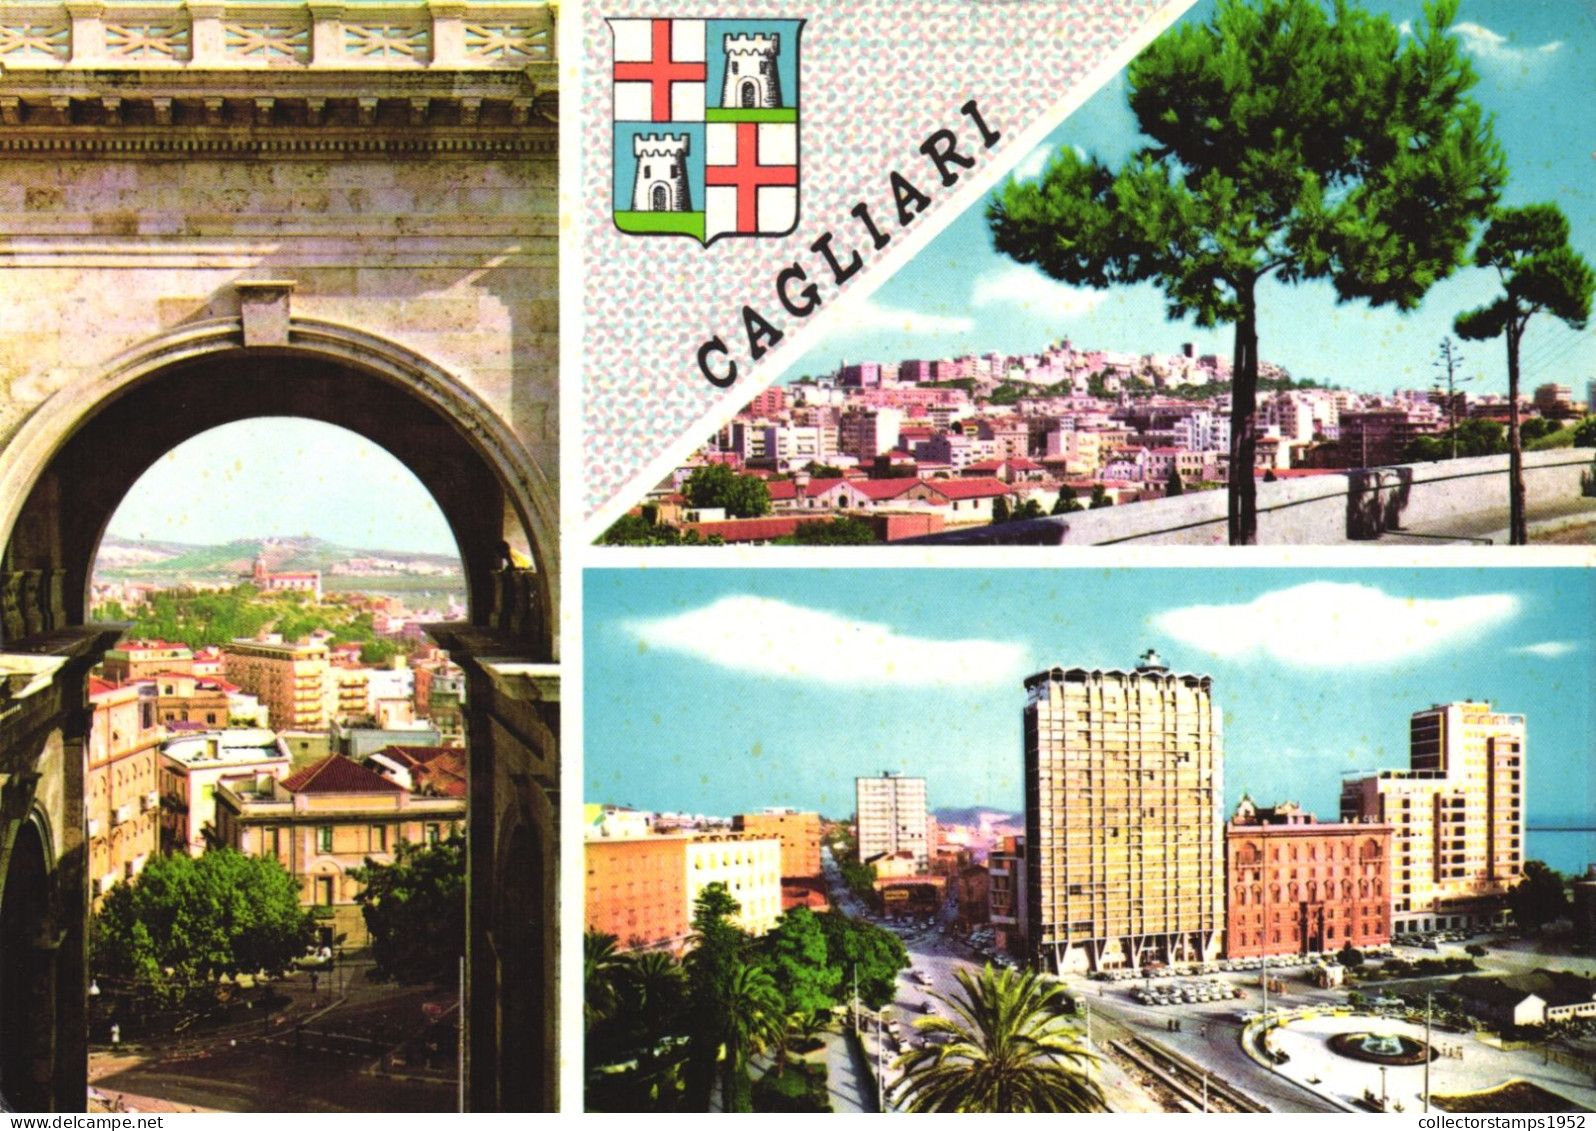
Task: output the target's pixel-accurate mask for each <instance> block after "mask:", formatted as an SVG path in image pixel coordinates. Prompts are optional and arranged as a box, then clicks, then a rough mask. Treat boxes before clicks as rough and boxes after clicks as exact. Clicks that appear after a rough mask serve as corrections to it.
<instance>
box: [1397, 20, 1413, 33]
mask: <svg viewBox="0 0 1596 1131" xmlns="http://www.w3.org/2000/svg"><path fill="white" fill-rule="evenodd" d="M1397 32H1398V34H1401V35H1412V34H1413V21H1412V20H1403V21H1402V22H1401V23H1399V24H1397Z"/></svg>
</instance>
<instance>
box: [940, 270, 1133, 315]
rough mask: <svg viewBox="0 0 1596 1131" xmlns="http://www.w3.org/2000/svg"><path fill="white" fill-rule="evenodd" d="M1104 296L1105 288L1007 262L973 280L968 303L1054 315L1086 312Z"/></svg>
mask: <svg viewBox="0 0 1596 1131" xmlns="http://www.w3.org/2000/svg"><path fill="white" fill-rule="evenodd" d="M1107 297H1108V292H1107V291H1094V290H1092V289H1091V288H1090V287H1072V286H1070V285H1069V284H1068V283H1060V282H1058V281H1057V280H1056V279H1049V278H1048V277H1047V276H1046V275H1043V274H1042V273H1041V272H1040V271H1037V270H1035V269H1034V268H1031V267H1026V266H1024V265H1023V264H1019V263H1006V264H1004V265H1003V266H1001V267H995V268H993V269H992V270H991V271H988V272H987V273H986V274H984V275H982V276H980V277H979V278H978V279H976V281H975V289H974V291H973V292H972V293H971V295H970V303H971V305H973V306H978V307H979V306H1018V307H1021V308H1023V309H1027V310H1036V311H1037V312H1038V313H1040V314H1043V315H1048V316H1053V315H1070V314H1087V313H1089V312H1090V311H1092V310H1093V309H1095V308H1096V307H1097V305H1098V304H1099V303H1101V302H1102V301H1103V300H1104V299H1105V298H1107Z"/></svg>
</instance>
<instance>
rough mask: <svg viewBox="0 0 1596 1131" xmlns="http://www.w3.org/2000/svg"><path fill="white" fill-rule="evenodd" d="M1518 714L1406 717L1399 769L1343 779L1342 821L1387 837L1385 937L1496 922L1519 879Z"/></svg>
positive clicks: (1476, 709)
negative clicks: (1377, 827)
mask: <svg viewBox="0 0 1596 1131" xmlns="http://www.w3.org/2000/svg"><path fill="white" fill-rule="evenodd" d="M1524 738H1525V726H1524V716H1523V715H1510V714H1503V713H1501V712H1498V711H1496V710H1494V709H1493V708H1492V707H1491V705H1490V704H1489V703H1475V702H1472V701H1467V702H1461V703H1442V704H1437V705H1436V706H1433V707H1430V708H1428V709H1426V710H1422V711H1415V712H1414V714H1413V718H1412V721H1411V725H1410V748H1409V755H1408V758H1409V768H1408V769H1407V770H1382V771H1380V772H1378V773H1375V774H1371V775H1364V776H1361V777H1354V778H1349V779H1348V780H1346V781H1343V782H1342V785H1341V818H1342V820H1344V821H1378V822H1385V823H1389V824H1390V825H1391V826H1392V828H1393V829H1394V830H1395V841H1394V845H1393V852H1394V859H1393V864H1392V876H1391V883H1392V907H1391V912H1392V930H1393V932H1394V933H1395V934H1398V935H1401V934H1409V933H1413V932H1416V931H1431V930H1437V929H1446V928H1453V927H1475V926H1489V925H1493V924H1496V923H1499V922H1500V921H1501V919H1502V915H1503V911H1504V908H1505V897H1506V894H1507V891H1508V889H1509V888H1511V887H1512V886H1513V885H1514V884H1516V883H1517V882H1518V880H1519V878H1520V877H1521V876H1522V875H1523V872H1524V784H1525V781H1524V778H1525V763H1524V758H1525V750H1524Z"/></svg>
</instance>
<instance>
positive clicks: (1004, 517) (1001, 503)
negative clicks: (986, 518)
mask: <svg viewBox="0 0 1596 1131" xmlns="http://www.w3.org/2000/svg"><path fill="white" fill-rule="evenodd" d="M1008 520H1009V501H1008V499H1006V498H1004V497H1003V496H1002V495H999V496H998V497H997V498H995V499H993V500H992V522H993V523H994V524H996V523H999V522H1007V521H1008Z"/></svg>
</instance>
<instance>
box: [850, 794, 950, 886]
mask: <svg viewBox="0 0 1596 1131" xmlns="http://www.w3.org/2000/svg"><path fill="white" fill-rule="evenodd" d="M854 794H855V800H856V804H857V808H856V809H855V813H856V814H857V820H858V826H859V827H858V845H859V859H860V860H869V859H870V858H871V857H873V856H881V855H892V854H894V853H898V852H910V853H912V854H913V855H914V862H915V866H916V867H917V868H918V869H919V870H920V871H922V872H924V871H925V870H926V869H927V868H928V867H929V866H930V858H931V844H930V840H929V838H928V835H927V827H926V815H927V814H926V800H925V797H926V795H925V779H924V778H906V777H903V776H902V775H901V774H895V773H891V772H887V771H883V772H882V774H881V776H880V777H876V778H855V779H854Z"/></svg>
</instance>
